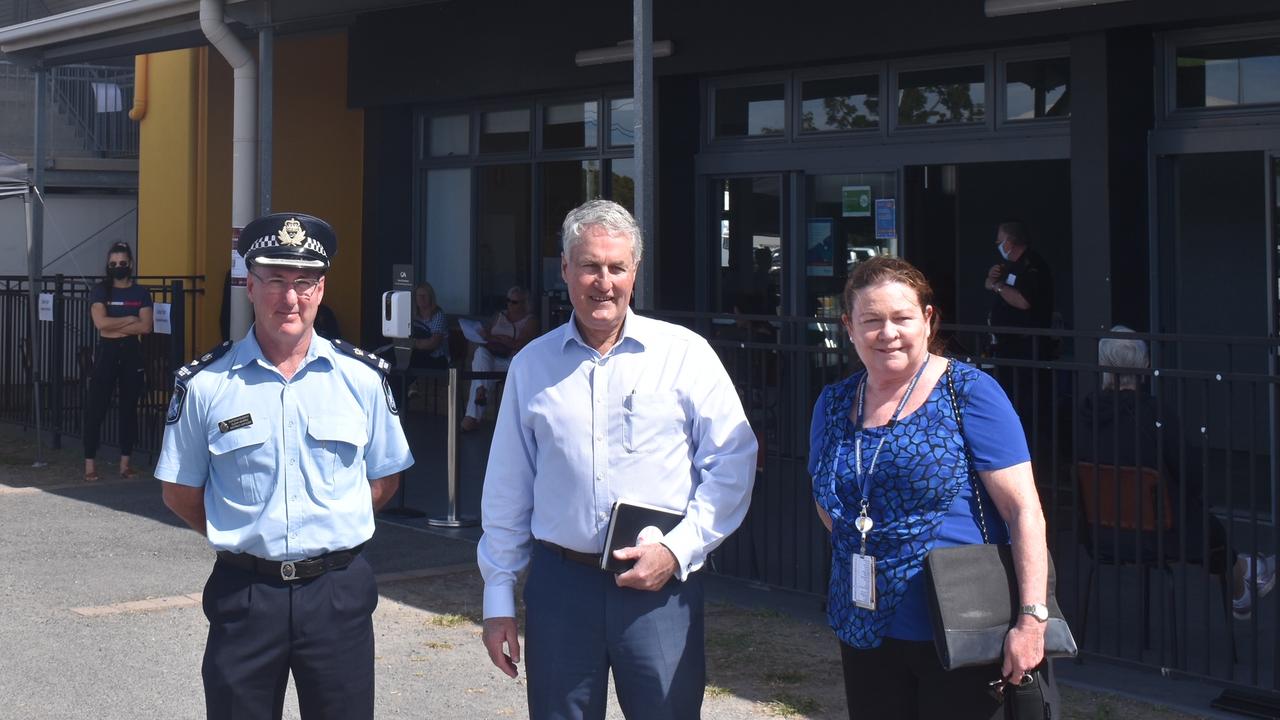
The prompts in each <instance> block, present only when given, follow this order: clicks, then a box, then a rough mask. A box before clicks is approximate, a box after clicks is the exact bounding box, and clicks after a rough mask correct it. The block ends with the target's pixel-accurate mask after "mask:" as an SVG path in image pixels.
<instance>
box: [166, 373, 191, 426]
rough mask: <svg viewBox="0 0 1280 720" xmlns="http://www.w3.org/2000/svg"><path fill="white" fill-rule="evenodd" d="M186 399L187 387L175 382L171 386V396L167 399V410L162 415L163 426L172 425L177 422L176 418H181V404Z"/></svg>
mask: <svg viewBox="0 0 1280 720" xmlns="http://www.w3.org/2000/svg"><path fill="white" fill-rule="evenodd" d="M186 399H187V386H186V385H183V384H182V383H179V382H175V383H174V384H173V396H172V397H170V398H169V410H168V412H166V413H165V415H164V423H165V425H172V424H174V423H176V422H178V418H180V417H182V403H183V401H184V400H186Z"/></svg>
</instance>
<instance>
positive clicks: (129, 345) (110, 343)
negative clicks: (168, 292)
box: [84, 242, 152, 482]
mask: <svg viewBox="0 0 1280 720" xmlns="http://www.w3.org/2000/svg"><path fill="white" fill-rule="evenodd" d="M151 305H152V303H151V292H150V291H149V290H147V289H146V288H145V287H142V286H141V285H138V284H136V283H134V282H133V250H131V249H130V248H129V244H128V243H123V242H118V243H115V244H114V245H112V246H111V249H110V250H108V251H107V267H106V277H105V278H103V280H102V282H100V283H98V284H97V285H94V286H93V289H92V290H90V291H89V315H90V317H92V318H93V325H94V327H96V328H97V329H98V344H97V347H95V348H94V352H93V370H92V373H91V374H90V375H89V402H88V408H87V411H86V413H85V418H84V479H85V480H86V481H87V482H96V481H97V480H98V468H97V465H96V457H97V454H98V440H99V437H100V436H101V433H102V421H103V419H104V418H106V416H107V408H108V407H109V406H110V405H111V394H112V393H113V392H115V391H116V389H117V388H118V389H119V392H120V394H119V396H118V397H117V398H116V409H117V411H118V412H119V417H120V476H121V477H124V478H131V477H134V476H135V475H136V474H137V473H136V472H134V470H133V466H132V465H130V463H129V456H130V455H131V454H132V453H133V443H134V441H135V440H136V439H137V436H138V396H140V395H141V394H142V387H143V362H142V343H141V342H140V341H139V336H141V335H146V334H147V333H149V332H151Z"/></svg>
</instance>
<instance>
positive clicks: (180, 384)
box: [164, 340, 231, 425]
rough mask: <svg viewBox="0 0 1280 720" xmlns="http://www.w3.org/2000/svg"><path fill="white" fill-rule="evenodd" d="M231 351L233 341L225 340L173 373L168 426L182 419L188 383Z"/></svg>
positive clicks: (166, 422)
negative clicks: (207, 366)
mask: <svg viewBox="0 0 1280 720" xmlns="http://www.w3.org/2000/svg"><path fill="white" fill-rule="evenodd" d="M230 349H231V341H230V340H223V341H222V344H220V345H218V346H217V347H215V348H214V349H212V350H210V351H209V352H207V353H205V354H203V355H201V356H200V357H198V358H196V359H195V360H192V361H191V362H189V363H187V364H186V365H183V366H182V367H180V368H178V369H177V370H174V371H173V396H172V397H170V398H169V410H168V412H166V413H165V415H164V423H165V424H166V425H172V424H174V423H176V422H178V418H180V417H182V405H183V403H185V402H186V401H187V381H189V380H190V379H191V378H193V377H195V374H196V373H198V372H200V371H201V370H203V369H204V368H205V366H206V365H208V364H209V363H211V362H213V361H214V360H217V359H218V358H220V357H222V356H223V355H226V354H227V351H228V350H230Z"/></svg>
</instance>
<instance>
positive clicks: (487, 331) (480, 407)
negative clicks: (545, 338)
mask: <svg viewBox="0 0 1280 720" xmlns="http://www.w3.org/2000/svg"><path fill="white" fill-rule="evenodd" d="M506 305H507V307H506V309H505V310H499V311H498V313H497V314H496V315H494V316H493V319H492V320H490V321H489V324H488V325H486V326H485V327H484V329H483V330H482V331H481V335H482V336H484V338H485V340H486V342H485V344H484V345H477V346H476V350H475V353H474V355H472V358H471V369H472V370H473V371H475V372H494V371H499V370H506V369H507V368H509V367H511V358H512V357H513V356H514V355H515V354H516V353H518V352H520V349H521V348H523V347H524V346H525V345H527V344H528V343H529V341H530V340H532V339H534V338H535V337H537V336H538V320H537V318H535V317H534V316H533V313H532V311H531V310H530V308H529V293H528V292H527V291H526V290H525V289H524V288H522V287H520V286H519V285H516V286H514V287H512V288H511V289H509V290H507V299H506ZM496 384H497V383H496V382H495V381H493V380H472V381H471V392H470V393H469V394H468V396H467V414H466V416H465V417H463V418H462V429H463V431H464V432H470V431H472V430H475V429H476V428H478V427H480V420H481V419H482V417H483V416H484V406H485V405H486V404H487V403H488V399H489V396H490V395H492V394H493V391H494V388H495V386H496Z"/></svg>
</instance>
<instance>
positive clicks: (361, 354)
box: [330, 339, 391, 375]
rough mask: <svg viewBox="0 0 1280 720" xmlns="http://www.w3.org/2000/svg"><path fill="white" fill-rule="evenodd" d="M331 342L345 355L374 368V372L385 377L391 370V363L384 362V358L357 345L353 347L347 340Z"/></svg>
mask: <svg viewBox="0 0 1280 720" xmlns="http://www.w3.org/2000/svg"><path fill="white" fill-rule="evenodd" d="M330 342H332V343H333V346H334V347H335V348H337V349H338V350H341V351H342V354H343V355H348V356H350V357H353V358H355V359H357V360H362V361H364V363H365V364H366V365H368V366H369V367H371V368H373V369H374V370H377V371H378V372H380V373H382V374H384V375H385V374H386V373H387V372H389V371H390V370H391V363H389V362H387V361H386V360H383V359H382V358H380V357H378V356H377V355H375V354H373V353H371V352H369V351H368V350H361V349H360V348H358V347H356V346H355V345H352V344H351V343H349V342H347V341H346V340H339V339H334V340H331V341H330Z"/></svg>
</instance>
